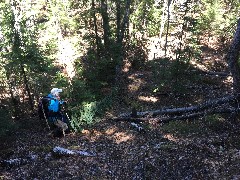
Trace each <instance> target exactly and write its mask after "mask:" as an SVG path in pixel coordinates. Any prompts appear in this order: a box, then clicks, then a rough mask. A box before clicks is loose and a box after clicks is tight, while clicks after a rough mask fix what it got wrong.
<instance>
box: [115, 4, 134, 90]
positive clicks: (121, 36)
mask: <svg viewBox="0 0 240 180" xmlns="http://www.w3.org/2000/svg"><path fill="white" fill-rule="evenodd" d="M130 5H131V0H127V2H126V6H125V10H126V11H125V14H124V17H123V19H122V23H119V22H120V14H119V12H118V11H117V22H118V23H119V25H120V28H119V35H118V37H117V45H118V48H119V57H118V61H119V62H118V64H117V66H116V69H115V71H116V78H115V85H116V88H119V87H120V86H121V82H122V65H123V59H124V57H123V39H124V33H125V31H126V28H127V24H128V21H129V15H130ZM119 6H120V4H119V5H118V6H117V7H119Z"/></svg>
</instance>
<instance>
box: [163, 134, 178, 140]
mask: <svg viewBox="0 0 240 180" xmlns="http://www.w3.org/2000/svg"><path fill="white" fill-rule="evenodd" d="M163 137H164V138H166V139H168V140H169V141H174V142H178V141H179V139H178V138H175V137H174V136H173V135H172V134H165V135H164V136H163Z"/></svg>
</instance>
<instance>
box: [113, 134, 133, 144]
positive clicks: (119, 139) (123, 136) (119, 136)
mask: <svg viewBox="0 0 240 180" xmlns="http://www.w3.org/2000/svg"><path fill="white" fill-rule="evenodd" d="M114 139H115V141H116V143H117V144H119V143H121V142H127V141H129V140H132V139H133V136H132V135H129V134H127V133H124V132H118V133H115V134H114Z"/></svg>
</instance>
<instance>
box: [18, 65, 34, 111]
mask: <svg viewBox="0 0 240 180" xmlns="http://www.w3.org/2000/svg"><path fill="white" fill-rule="evenodd" d="M20 69H21V74H22V76H23V81H24V85H25V89H26V91H27V94H28V102H29V105H30V109H31V111H32V112H33V109H34V105H33V100H32V96H31V91H30V88H29V85H28V80H27V76H26V72H25V70H24V67H23V63H22V60H20Z"/></svg>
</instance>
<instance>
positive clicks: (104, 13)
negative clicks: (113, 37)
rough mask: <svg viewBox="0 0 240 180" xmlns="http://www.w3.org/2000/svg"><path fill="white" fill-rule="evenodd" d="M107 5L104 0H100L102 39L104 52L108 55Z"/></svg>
mask: <svg viewBox="0 0 240 180" xmlns="http://www.w3.org/2000/svg"><path fill="white" fill-rule="evenodd" d="M107 10H108V7H107V3H106V1H105V0H101V14H102V20H103V31H104V33H103V39H104V47H105V54H106V55H107V56H108V55H109V44H110V42H109V37H110V27H109V18H108V12H107Z"/></svg>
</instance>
